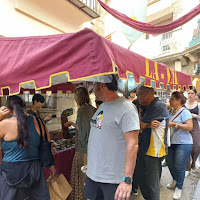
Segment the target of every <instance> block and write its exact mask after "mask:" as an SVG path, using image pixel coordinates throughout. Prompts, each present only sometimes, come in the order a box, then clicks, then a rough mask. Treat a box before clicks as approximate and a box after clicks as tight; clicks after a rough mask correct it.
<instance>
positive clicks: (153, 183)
mask: <svg viewBox="0 0 200 200" xmlns="http://www.w3.org/2000/svg"><path fill="white" fill-rule="evenodd" d="M161 161H162V158H156V157H151V156H147V155H146V154H145V153H143V152H142V151H141V150H140V149H139V151H138V157H137V163H136V168H137V173H136V175H137V176H138V177H139V178H138V179H137V181H138V184H139V187H140V191H141V193H142V196H143V197H144V199H146V200H160V177H161V173H162V165H161Z"/></svg>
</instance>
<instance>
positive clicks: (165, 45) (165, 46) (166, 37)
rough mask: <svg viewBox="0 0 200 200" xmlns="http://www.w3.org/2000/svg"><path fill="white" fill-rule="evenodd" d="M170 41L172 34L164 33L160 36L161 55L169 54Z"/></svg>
mask: <svg viewBox="0 0 200 200" xmlns="http://www.w3.org/2000/svg"><path fill="white" fill-rule="evenodd" d="M171 39H172V32H169V33H165V34H163V35H162V42H161V43H162V53H169V52H170V51H171V50H172V49H171V45H170V43H171Z"/></svg>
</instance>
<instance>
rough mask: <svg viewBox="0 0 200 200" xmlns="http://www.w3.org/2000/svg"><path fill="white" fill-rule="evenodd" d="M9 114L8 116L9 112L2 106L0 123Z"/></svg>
mask: <svg viewBox="0 0 200 200" xmlns="http://www.w3.org/2000/svg"><path fill="white" fill-rule="evenodd" d="M9 114H10V110H9V109H8V108H7V107H5V106H2V107H1V108H0V121H1V120H3V119H5V118H6V117H7V116H8V115H9Z"/></svg>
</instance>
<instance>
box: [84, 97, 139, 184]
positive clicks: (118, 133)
mask: <svg viewBox="0 0 200 200" xmlns="http://www.w3.org/2000/svg"><path fill="white" fill-rule="evenodd" d="M139 129H140V124H139V117H138V112H137V110H136V108H135V106H134V105H133V104H132V103H131V102H130V101H129V100H127V99H125V98H122V97H119V98H117V99H115V100H113V101H110V102H105V103H103V104H101V105H100V107H99V109H98V110H97V111H96V113H95V114H94V116H93V117H92V119H91V130H90V135H89V142H88V164H87V176H88V177H89V178H90V179H92V180H93V181H96V182H101V183H114V184H119V183H120V182H121V181H122V178H123V174H124V169H125V156H126V142H125V138H124V134H123V133H126V132H129V131H133V130H139Z"/></svg>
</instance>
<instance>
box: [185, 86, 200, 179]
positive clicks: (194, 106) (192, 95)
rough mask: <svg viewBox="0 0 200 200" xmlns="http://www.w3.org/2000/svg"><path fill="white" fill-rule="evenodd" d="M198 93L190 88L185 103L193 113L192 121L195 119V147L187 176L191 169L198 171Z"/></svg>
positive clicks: (188, 165)
mask: <svg viewBox="0 0 200 200" xmlns="http://www.w3.org/2000/svg"><path fill="white" fill-rule="evenodd" d="M196 93H197V91H196V89H192V90H189V91H188V100H187V102H186V104H185V107H186V108H188V109H189V110H190V112H191V114H192V121H193V130H192V131H190V133H191V135H192V138H193V148H192V152H191V157H189V158H188V161H187V165H186V174H185V176H186V177H187V176H188V175H189V174H190V171H192V172H196V169H195V162H196V160H197V158H198V155H199V153H200V129H199V121H200V116H199V115H200V105H199V104H198V103H197V102H196V100H195V99H196ZM191 159H192V162H191ZM190 163H191V164H190Z"/></svg>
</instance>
